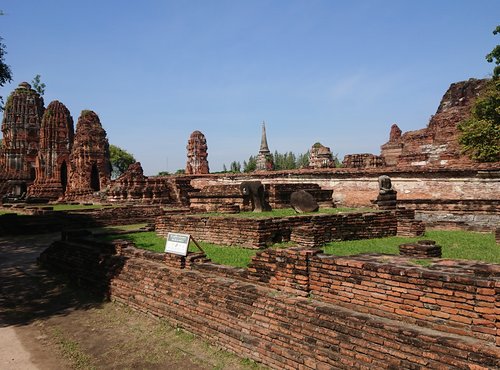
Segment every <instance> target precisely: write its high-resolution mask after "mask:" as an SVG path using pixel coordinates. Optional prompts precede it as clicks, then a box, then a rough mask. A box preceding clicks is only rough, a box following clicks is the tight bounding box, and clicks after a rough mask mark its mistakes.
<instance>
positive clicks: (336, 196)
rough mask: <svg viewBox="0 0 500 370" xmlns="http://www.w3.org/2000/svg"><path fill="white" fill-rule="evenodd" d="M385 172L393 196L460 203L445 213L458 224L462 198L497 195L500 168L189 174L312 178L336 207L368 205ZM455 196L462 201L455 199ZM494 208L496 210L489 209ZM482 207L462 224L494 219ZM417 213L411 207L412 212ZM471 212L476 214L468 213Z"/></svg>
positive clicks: (225, 179)
mask: <svg viewBox="0 0 500 370" xmlns="http://www.w3.org/2000/svg"><path fill="white" fill-rule="evenodd" d="M380 175H388V176H390V177H391V180H392V185H393V186H394V188H395V189H396V190H397V191H398V200H409V201H410V202H411V201H414V200H420V199H427V200H430V201H437V202H440V201H443V202H447V201H450V202H451V203H456V204H459V205H460V206H461V208H457V209H450V212H448V213H449V214H453V215H456V216H457V218H456V219H451V220H450V222H451V223H455V224H456V223H458V225H457V226H461V224H460V223H461V221H463V218H461V217H460V215H470V212H469V211H470V207H467V206H466V202H467V201H469V202H474V201H476V200H477V201H480V202H486V203H488V202H491V204H492V205H494V204H495V203H494V202H495V201H496V202H498V199H500V167H499V164H498V163H496V164H495V163H493V164H491V165H488V166H485V165H483V164H477V165H473V166H461V167H452V166H449V167H448V168H440V167H434V168H433V167H430V168H426V169H425V170H422V169H418V168H393V167H392V168H374V169H351V168H338V169H327V170H295V171H272V172H265V173H262V172H261V173H252V174H248V175H246V174H232V175H229V174H224V176H217V175H210V176H207V177H204V178H197V179H193V181H192V182H191V183H192V185H193V187H195V188H202V187H203V186H205V185H209V184H210V185H216V184H239V183H240V182H241V181H246V180H259V181H261V182H262V183H263V184H271V183H272V184H289V183H314V184H318V185H319V186H320V187H321V188H322V189H325V190H327V189H330V190H333V201H334V203H335V204H337V206H340V207H346V206H347V207H359V206H371V201H372V200H375V199H376V198H377V195H378V190H379V186H378V181H377V180H378V177H379V176H380ZM459 201H465V202H463V203H460V202H459ZM495 212H496V213H495ZM495 212H492V211H488V212H485V213H484V214H481V215H477V217H470V216H469V217H468V218H467V223H469V224H472V225H478V226H479V227H481V224H484V223H494V222H496V221H495V220H496V219H495V218H494V217H495V215H496V214H498V205H497V208H496V210H495ZM419 213H420V211H419V210H417V217H418V214H419ZM474 215H476V214H474ZM490 229H491V227H490Z"/></svg>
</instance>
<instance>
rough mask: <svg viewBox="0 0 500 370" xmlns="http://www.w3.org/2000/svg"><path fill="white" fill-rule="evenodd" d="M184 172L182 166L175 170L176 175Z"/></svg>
mask: <svg viewBox="0 0 500 370" xmlns="http://www.w3.org/2000/svg"><path fill="white" fill-rule="evenodd" d="M185 173H186V170H185V169H184V168H179V169H178V170H177V171H175V174H176V175H183V174H185Z"/></svg>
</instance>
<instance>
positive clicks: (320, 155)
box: [308, 142, 335, 169]
mask: <svg viewBox="0 0 500 370" xmlns="http://www.w3.org/2000/svg"><path fill="white" fill-rule="evenodd" d="M308 167H309V168H314V169H318V168H335V159H334V158H333V154H332V151H331V150H330V148H329V147H327V146H324V145H322V144H321V143H319V142H318V143H315V144H314V145H313V146H312V147H311V149H310V150H309V166H308Z"/></svg>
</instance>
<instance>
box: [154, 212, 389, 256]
mask: <svg viewBox="0 0 500 370" xmlns="http://www.w3.org/2000/svg"><path fill="white" fill-rule="evenodd" d="M304 226H305V227H306V228H307V230H310V231H309V234H310V233H313V234H314V235H315V237H314V245H322V244H325V243H328V242H330V241H332V240H353V239H369V238H379V237H384V236H393V235H396V233H397V219H396V215H395V214H394V213H393V212H387V211H385V212H368V213H338V214H320V215H306V216H291V217H282V218H243V217H230V216H229V217H212V216H211V217H204V216H196V215H187V216H186V215H169V216H161V217H158V218H157V219H156V227H155V230H156V232H157V233H158V235H161V236H164V237H166V235H167V233H169V232H179V233H185V234H191V235H192V236H194V238H195V239H197V240H202V241H205V242H209V243H216V244H219V245H239V246H243V247H248V248H264V247H266V246H268V245H270V244H273V243H277V242H282V241H285V242H286V241H290V240H292V241H298V242H300V241H301V240H302V239H301V238H302V236H301V235H302V234H303V233H304V232H308V231H307V230H305V229H304ZM297 228H300V229H297ZM301 230H302V233H301ZM294 231H295V232H294ZM291 235H295V236H293V237H292V236H291Z"/></svg>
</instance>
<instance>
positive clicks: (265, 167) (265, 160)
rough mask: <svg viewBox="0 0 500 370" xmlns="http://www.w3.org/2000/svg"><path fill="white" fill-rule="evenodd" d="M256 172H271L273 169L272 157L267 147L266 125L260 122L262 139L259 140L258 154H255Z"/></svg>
mask: <svg viewBox="0 0 500 370" xmlns="http://www.w3.org/2000/svg"><path fill="white" fill-rule="evenodd" d="M256 160H257V164H256V169H257V171H271V170H272V169H273V168H274V163H273V156H272V154H271V151H270V150H269V145H267V135H266V123H265V122H262V137H261V139H260V149H259V154H257V159H256Z"/></svg>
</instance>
